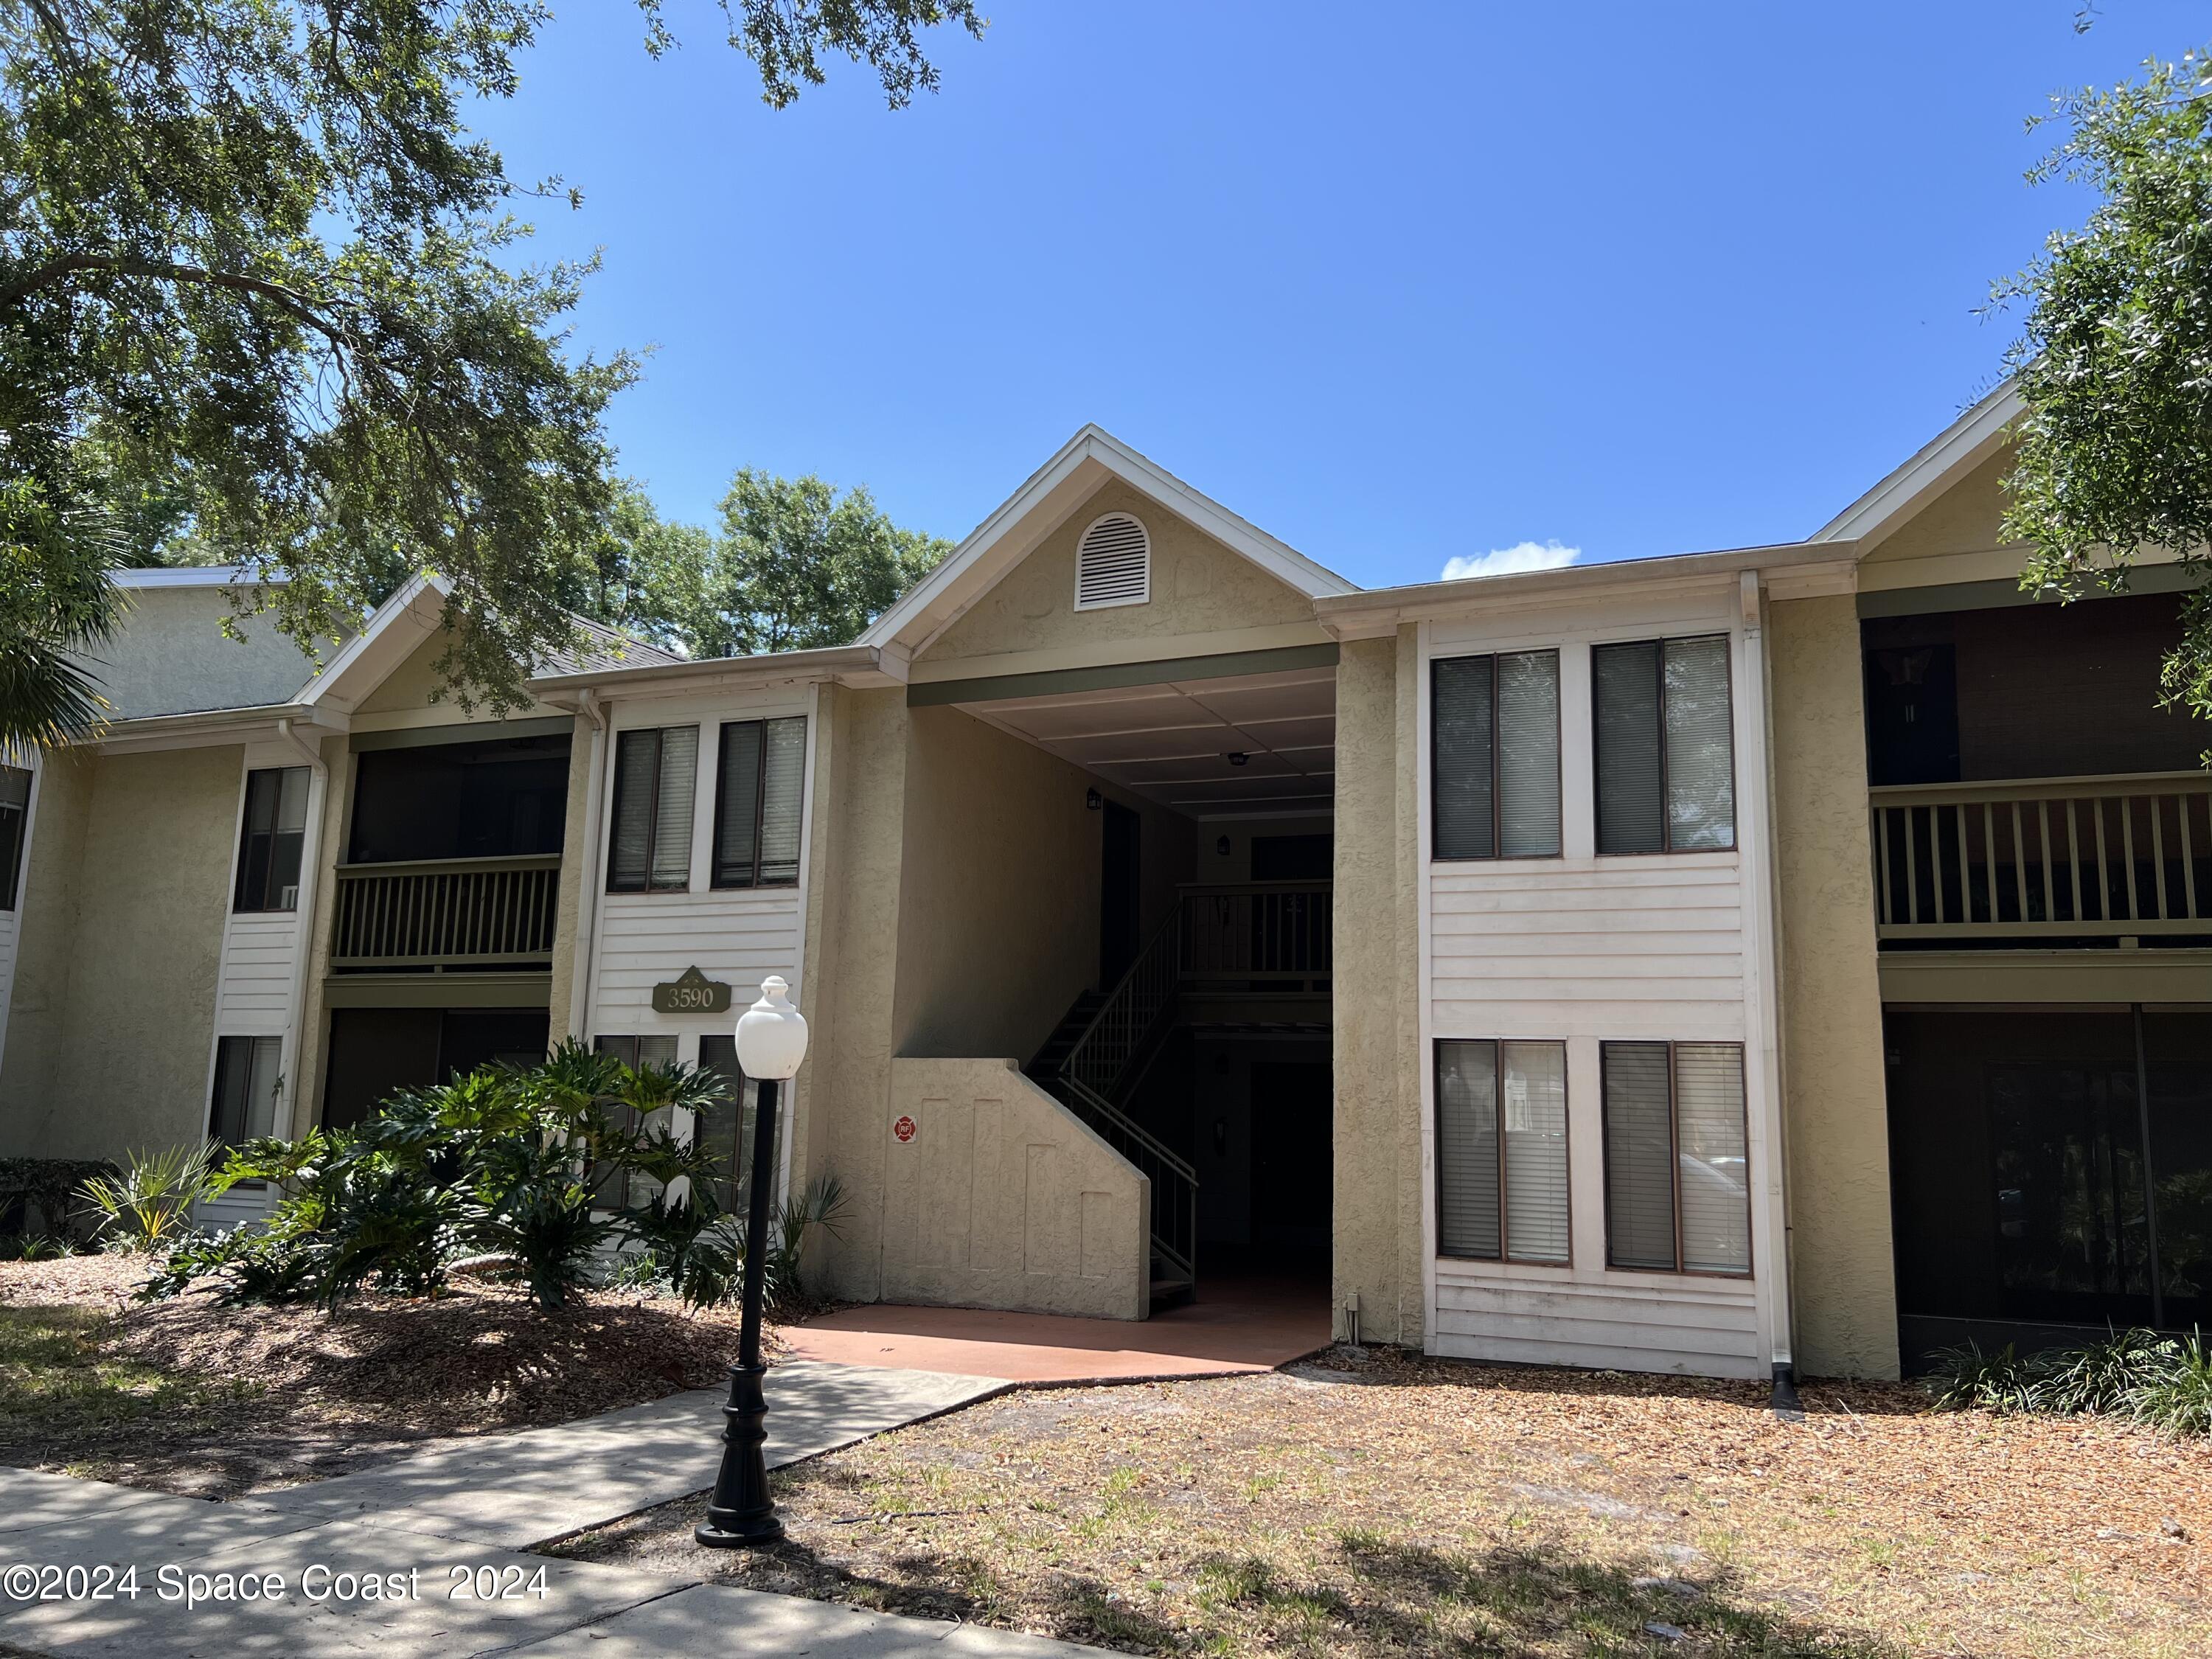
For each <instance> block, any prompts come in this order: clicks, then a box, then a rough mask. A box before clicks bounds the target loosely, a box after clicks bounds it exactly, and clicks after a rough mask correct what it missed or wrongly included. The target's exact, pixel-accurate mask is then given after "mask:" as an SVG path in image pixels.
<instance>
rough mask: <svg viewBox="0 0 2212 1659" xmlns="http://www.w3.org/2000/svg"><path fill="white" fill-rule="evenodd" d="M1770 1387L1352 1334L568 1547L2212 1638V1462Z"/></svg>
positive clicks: (990, 1616) (1450, 1644)
mask: <svg viewBox="0 0 2212 1659" xmlns="http://www.w3.org/2000/svg"><path fill="white" fill-rule="evenodd" d="M771 1381H772V1380H771ZM1764 1403H1765V1402H1764V1395H1763V1391H1762V1390H1758V1389H1753V1388H1750V1387H1747V1386H1744V1385H1738V1384H1729V1383H1686V1382H1680V1381H1675V1380H1670V1379H1660V1378H1639V1377H1630V1376H1618V1375H1590V1374H1586V1373H1577V1372H1568V1371H1541V1370H1511V1369H1505V1368H1492V1367H1485V1366H1478V1365H1470V1364H1456V1363H1452V1362H1444V1361H1431V1360H1424V1359H1420V1358H1408V1357H1399V1356H1394V1355H1389V1354H1385V1353H1383V1352H1379V1351H1375V1352H1368V1353H1364V1354H1362V1353H1358V1352H1354V1351H1350V1350H1345V1349H1338V1350H1336V1351H1334V1352H1333V1353H1332V1354H1330V1355H1328V1356H1326V1357H1324V1358H1323V1359H1322V1360H1321V1361H1320V1362H1318V1363H1316V1364H1309V1365H1303V1366H1298V1367H1295V1368H1293V1369H1292V1370H1291V1371H1289V1372H1286V1373H1276V1374H1273V1375H1267V1376H1247V1377H1237V1378H1226V1379H1217V1380H1210V1381H1205V1382H1192V1383H1170V1384H1153V1385H1146V1386H1141V1387H1124V1388H1111V1389H1082V1390H1073V1391H1067V1392H1036V1393H1024V1394H1018V1395H1010V1396H1006V1397H1003V1398H1001V1399H1000V1400H997V1401H990V1402H987V1403H986V1404H983V1405H981V1406H977V1407H971V1408H969V1409H968V1410H966V1411H963V1412H959V1413H954V1414H953V1415H951V1416H949V1417H945V1418H940V1419H937V1420H935V1421H933V1422H929V1423H925V1424H921V1425H917V1426H915V1427H914V1428H911V1429H908V1430H905V1431H901V1432H899V1433H896V1434H892V1435H887V1436H885V1437H882V1438H880V1439H878V1440H875V1441H872V1442H870V1443H866V1444H865V1445H861V1446H859V1447H855V1448H854V1449H851V1450H849V1451H846V1452H842V1453H839V1454H836V1455H832V1456H829V1457H826V1458H822V1459H818V1460H817V1461H815V1462H811V1463H809V1464H805V1465H802V1466H799V1467H796V1468H792V1469H789V1470H787V1471H785V1472H783V1474H781V1476H780V1477H779V1499H780V1501H781V1504H783V1506H784V1514H785V1520H786V1522H787V1524H788V1526H789V1528H790V1529H791V1534H792V1536H791V1541H789V1542H788V1543H787V1545H786V1546H784V1547H781V1548H780V1549H778V1550H776V1551H774V1552H771V1553H764V1554H762V1555H758V1556H744V1555H738V1556H734V1557H728V1556H720V1555H708V1553H705V1552H702V1551H701V1550H698V1549H697V1548H696V1547H693V1546H692V1544H691V1543H690V1528H691V1527H692V1526H693V1525H694V1524H695V1523H696V1521H697V1519H698V1517H699V1514H700V1511H701V1510H702V1504H701V1503H699V1502H698V1501H697V1500H693V1501H691V1502H689V1503H684V1504H671V1505H668V1506H666V1507H665V1508H664V1509H661V1510H655V1511H653V1512H650V1513H648V1514H647V1515H646V1516H640V1517H637V1518H635V1519H634V1520H632V1521H630V1522H626V1523H623V1524H622V1525H620V1526H617V1527H615V1528H608V1529H605V1530H603V1531H601V1532H599V1533H596V1534H586V1535H585V1536H583V1537H580V1538H579V1539H576V1540H574V1541H570V1542H569V1543H568V1545H566V1546H564V1547H562V1550H561V1551H560V1553H563V1554H573V1555H578V1556H582V1557H585V1558H587V1559H595V1560H605V1561H619V1562H625V1563H629V1564H633V1565H640V1566H646V1567H654V1566H659V1567H664V1568H666V1569H667V1570H669V1571H681V1572H683V1573H684V1574H687V1575H695V1576H696V1575H697V1574H700V1573H702V1571H703V1572H714V1573H717V1574H719V1575H720V1577H723V1578H724V1579H726V1581H729V1582H735V1583H744V1584H749V1585H752V1586H755V1587H757V1588H761V1589H781V1590H790V1591H797V1592H800V1593H803V1594H806V1595H815V1596H819V1597H824V1598H828V1599H833V1600H836V1601H848V1602H853V1603H856V1604H859V1605H862V1606H867V1607H879V1608H884V1609H889V1610H894V1611H900V1612H908V1613H931V1614H935V1615H937V1616H939V1617H958V1618H963V1619H967V1620H975V1621H979V1622H981V1623H986V1624H991V1625H998V1626H1006V1627H1009V1628H1012V1629H1018V1630H1025V1631H1030V1632H1040V1633H1046V1634H1052V1635H1057V1636H1060V1637H1064V1638H1071V1639H1075V1640H1080V1641H1087V1642H1093V1643H1097V1644H1102V1645H1105V1646H1110V1647H1116V1648H1121V1649H1126V1650H1130V1651H1133V1652H1139V1653H1173V1654H1182V1653H1225V1654H1246V1653H1252V1654H1278V1653H1279V1654H1330V1655H1337V1654H1351V1655H1384V1654H1391V1655H1395V1654H1437V1655H1443V1654H1485V1655H1487V1654H1500V1655H1504V1654H1512V1655H1524V1654H1525V1655H1540V1654H1541V1655H1574V1656H1596V1655H1628V1654H1634V1655H1645V1654H1662V1653H1663V1654H1672V1655H1682V1656H1689V1655H1727V1656H1751V1655H1760V1656H1767V1655H1772V1656H1782V1655H1789V1656H1801V1659H1846V1656H1849V1659H1876V1656H1882V1659H1892V1656H1905V1655H1911V1656H1916V1659H1918V1656H1936V1655H1945V1656H1948V1655H1961V1656H1963V1655H1974V1656H2068V1659H2071V1656H2076V1655H2130V1656H2138V1655H2139V1656H2170V1659H2197V1656H2203V1655H2207V1654H2212V1566H2208V1553H2207V1547H2206V1541H2207V1539H2208V1537H2212V1446H2208V1445H2206V1444H2204V1443H2191V1444H2186V1445H2183V1444H2177V1443H2174V1442H2172V1441H2170V1440H2167V1439H2165V1438H2162V1437H2159V1436H2157V1435H2155V1434H2154V1433H2151V1432H2148V1431H2142V1430H2138V1429H2135V1428H2132V1427H2124V1426H2120V1425H2106V1424H2096V1423H2087V1422H2080V1421H2051V1420H2032V1419H2000V1418H1992V1417H1986V1416H1982V1415H1978V1414H1969V1415H1957V1416H1943V1415H1936V1414H1934V1413H1929V1412H1928V1411H1927V1410H1925V1408H1924V1402H1923V1398H1922V1396H1921V1395H1919V1394H1918V1393H1917V1391H1916V1390H1913V1389H1908V1388H1902V1387H1898V1386H1883V1385H1864V1384H1850V1385H1821V1384H1816V1385H1814V1387H1813V1388H1811V1389H1808V1397H1807V1405H1808V1417H1807V1419H1806V1420H1805V1422H1803V1423H1802V1425H1790V1424H1785V1423H1783V1422H1780V1421H1778V1419H1776V1418H1775V1417H1774V1416H1773V1415H1772V1414H1771V1413H1770V1412H1768V1411H1766V1410H1765V1409H1764V1408H1763V1407H1764Z"/></svg>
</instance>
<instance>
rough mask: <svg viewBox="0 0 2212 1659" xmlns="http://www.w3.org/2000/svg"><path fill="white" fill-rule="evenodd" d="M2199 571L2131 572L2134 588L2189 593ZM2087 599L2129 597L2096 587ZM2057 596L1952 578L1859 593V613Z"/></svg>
mask: <svg viewBox="0 0 2212 1659" xmlns="http://www.w3.org/2000/svg"><path fill="white" fill-rule="evenodd" d="M2194 586H2197V572H2196V570H2194V569H2193V568H2191V567H2190V566H2188V565H2185V564H2146V565H2138V566H2137V567H2136V568H2135V569H2134V570H2133V571H2131V572H2130V573H2129V575H2128V592H2129V593H2184V592H2188V591H2189V589H2191V588H2192V587H2194ZM2081 597H2082V598H2083V599H2119V598H2123V597H2124V596H2123V595H2121V594H2118V593H2108V592H2106V591H2105V590H2104V589H2103V588H2101V587H2093V588H2091V589H2090V590H2089V591H2088V592H2087V593H2084V594H2083V595H2082V596H2081ZM2052 603H2055V601H2052V600H2050V599H2045V598H2043V597H2042V596H2041V595H2039V594H2035V593H2028V592H2022V591H2021V585H2020V584H2019V583H2018V582H2016V581H2014V580H2011V579H2010V578H2008V577H2001V578H1999V579H1998V580H1996V581H1990V582H1948V583H1945V584H1944V585H1942V586H1939V587H1885V588H1881V589H1879V590H1877V591H1875V592H1870V593H1869V592H1862V593H1861V594H1860V595H1859V616H1860V617H1862V618H1871V617H1926V616H1932V615H1934V614H1936V612H1938V611H1997V610H2002V609H2004V608H2006V607H2008V606H2011V605H2050V604H2052Z"/></svg>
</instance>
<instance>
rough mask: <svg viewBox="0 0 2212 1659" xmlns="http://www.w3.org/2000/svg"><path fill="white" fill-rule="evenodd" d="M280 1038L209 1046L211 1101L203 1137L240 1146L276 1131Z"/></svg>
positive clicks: (218, 1042) (280, 1080)
mask: <svg viewBox="0 0 2212 1659" xmlns="http://www.w3.org/2000/svg"><path fill="white" fill-rule="evenodd" d="M283 1048H284V1042H283V1038H282V1037H273V1036H227V1037H219V1038H217V1039H216V1045H215V1103H214V1106H213V1109H211V1110H210V1113H209V1114H208V1137H209V1139H211V1140H214V1141H216V1142H217V1143H219V1144H220V1145H222V1146H244V1145H245V1144H246V1142H247V1141H249V1140H252V1139H256V1138H258V1137H259V1136H262V1135H271V1134H274V1133H276V1095H277V1091H279V1090H280V1089H282V1088H283V1085H284V1079H283V1075H282V1073H281V1072H280V1071H279V1069H278V1068H279V1066H280V1065H281V1063H282V1061H283Z"/></svg>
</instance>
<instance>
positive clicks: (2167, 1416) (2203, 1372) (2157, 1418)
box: [2128, 1328, 2212, 1435]
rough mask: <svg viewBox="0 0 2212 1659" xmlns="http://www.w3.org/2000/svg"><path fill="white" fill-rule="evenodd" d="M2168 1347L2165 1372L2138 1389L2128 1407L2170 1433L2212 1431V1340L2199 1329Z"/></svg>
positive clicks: (2131, 1397)
mask: <svg viewBox="0 0 2212 1659" xmlns="http://www.w3.org/2000/svg"><path fill="white" fill-rule="evenodd" d="M2166 1346H2167V1348H2168V1349H2169V1350H2170V1352H2171V1358H2169V1359H2168V1360H2167V1362H2166V1365H2165V1367H2164V1370H2163V1371H2162V1372H2161V1374H2160V1375H2159V1376H2154V1377H2152V1378H2150V1379H2149V1380H2148V1381H2146V1382H2144V1383H2142V1384H2141V1385H2140V1386H2138V1387H2137V1388H2136V1390H2135V1392H2134V1393H2133V1395H2130V1398H2129V1401H2128V1406H2129V1409H2130V1410H2131V1411H2132V1412H2133V1413H2135V1414H2136V1417H2138V1418H2140V1419H2142V1421H2144V1422H2146V1423H2148V1424H2151V1425H2153V1426H2154V1427H2157V1428H2161V1429H2164V1430H2165V1431H2166V1432H2167V1433H2168V1434H2173V1435H2208V1434H2212V1343H2208V1342H2207V1341H2206V1340H2204V1333H2203V1329H2202V1328H2199V1329H2197V1330H2196V1331H2194V1332H2192V1333H2191V1334H2190V1335H2188V1336H2186V1337H2185V1338H2184V1339H2183V1340H2180V1341H2179V1342H2169V1343H2168V1344H2166Z"/></svg>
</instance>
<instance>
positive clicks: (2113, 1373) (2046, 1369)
mask: <svg viewBox="0 0 2212 1659" xmlns="http://www.w3.org/2000/svg"><path fill="white" fill-rule="evenodd" d="M2173 1354H2174V1344H2173V1343H2172V1341H2171V1340H2169V1339H2167V1338H2166V1337H2162V1336H2160V1335H2159V1334H2158V1333H2157V1332H2155V1331H2147V1330H2142V1329H2140V1328H2138V1329H2135V1330H2128V1331H2118V1332H2115V1333H2113V1334H2111V1335H2109V1336H2107V1337H2106V1339H2105V1340H2103V1341H2101V1342H2090V1343H2087V1344H2085V1345H2083V1346H2081V1347H2078V1348H2050V1349H2046V1350H2045V1351H2044V1352H2041V1353H2039V1354H2038V1355H2036V1356H2035V1358H2033V1360H2031V1361H2030V1362H2029V1370H2030V1371H2031V1373H2032V1374H2033V1378H2034V1381H2033V1385H2032V1392H2033V1396H2034V1401H2033V1403H2034V1406H2035V1408H2036V1409H2037V1410H2039V1411H2045V1412H2053V1413H2057V1414H2058V1415H2060V1416H2073V1415H2075V1414H2076V1413H2083V1412H2125V1411H2130V1410H2131V1409H2133V1402H2134V1401H2135V1399H2136V1395H2137V1393H2138V1392H2139V1391H2140V1390H2141V1389H2144V1388H2146V1387H2148V1386H2150V1385H2151V1384H2153V1383H2156V1382H2158V1381H2159V1380H2160V1378H2162V1377H2163V1376H2165V1375H2166V1372H2167V1371H2168V1370H2170V1369H2171V1367H2172V1360H2173Z"/></svg>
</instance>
